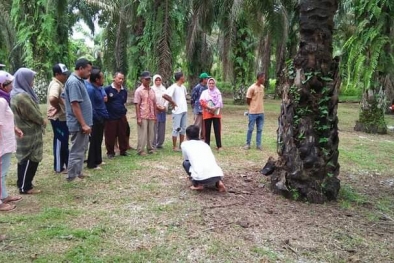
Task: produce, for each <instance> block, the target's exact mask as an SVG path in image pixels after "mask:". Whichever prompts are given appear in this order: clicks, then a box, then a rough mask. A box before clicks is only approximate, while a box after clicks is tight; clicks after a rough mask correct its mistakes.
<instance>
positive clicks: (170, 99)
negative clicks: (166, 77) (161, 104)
mask: <svg viewBox="0 0 394 263" xmlns="http://www.w3.org/2000/svg"><path fill="white" fill-rule="evenodd" d="M163 99H165V100H166V101H168V102H169V103H171V105H172V108H173V109H175V107H178V105H176V103H175V101H173V100H172V98H171V97H170V96H168V95H167V94H164V95H163Z"/></svg>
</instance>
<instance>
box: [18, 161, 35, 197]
mask: <svg viewBox="0 0 394 263" xmlns="http://www.w3.org/2000/svg"><path fill="white" fill-rule="evenodd" d="M37 168H38V163H36V162H32V161H30V160H28V159H25V160H22V161H21V162H19V163H18V182H17V185H18V188H19V193H21V194H23V193H26V192H27V191H29V190H30V189H33V179H34V176H35V175H36V172H37Z"/></svg>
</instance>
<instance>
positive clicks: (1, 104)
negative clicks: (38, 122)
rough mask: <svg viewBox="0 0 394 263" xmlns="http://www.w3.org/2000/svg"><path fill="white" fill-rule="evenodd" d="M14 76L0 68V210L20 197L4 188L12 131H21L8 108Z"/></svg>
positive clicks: (13, 144) (13, 146) (19, 133)
mask: <svg viewBox="0 0 394 263" xmlns="http://www.w3.org/2000/svg"><path fill="white" fill-rule="evenodd" d="M13 80H14V77H13V76H12V75H11V74H10V73H8V72H6V71H3V70H0V116H1V118H0V172H1V180H0V194H1V199H0V212H1V211H11V210H14V209H15V205H14V204H13V202H18V201H20V200H21V199H22V197H20V196H10V195H8V193H7V188H6V184H5V183H6V176H7V172H8V169H9V168H10V164H11V156H12V153H13V152H15V149H16V142H15V135H14V133H15V134H16V135H17V136H19V137H22V136H23V133H22V131H21V130H20V129H18V128H17V127H15V126H14V114H13V113H12V110H11V108H10V100H11V97H10V92H11V90H12V81H13Z"/></svg>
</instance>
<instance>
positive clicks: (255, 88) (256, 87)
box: [243, 72, 265, 151]
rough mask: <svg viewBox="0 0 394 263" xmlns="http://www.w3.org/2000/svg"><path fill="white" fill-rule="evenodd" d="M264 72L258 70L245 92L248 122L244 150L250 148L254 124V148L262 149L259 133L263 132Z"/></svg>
mask: <svg viewBox="0 0 394 263" xmlns="http://www.w3.org/2000/svg"><path fill="white" fill-rule="evenodd" d="M264 81H265V74H264V73H262V72H260V73H258V74H257V81H256V83H254V84H253V85H252V86H250V87H249V88H248V91H247V92H246V103H248V105H249V114H248V117H249V124H248V133H247V135H246V144H245V146H244V147H243V148H244V149H245V150H249V149H250V142H251V140H252V133H253V129H254V125H255V124H256V127H257V134H256V149H257V150H259V151H262V150H263V148H262V147H261V135H262V133H263V125H264V103H263V99H264V85H263V83H264Z"/></svg>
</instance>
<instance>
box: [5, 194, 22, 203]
mask: <svg viewBox="0 0 394 263" xmlns="http://www.w3.org/2000/svg"><path fill="white" fill-rule="evenodd" d="M21 200H22V196H19V195H15V196H10V195H9V196H7V197H6V198H4V199H1V201H2V202H3V203H4V204H7V203H10V202H14V203H17V202H19V201H21Z"/></svg>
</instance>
